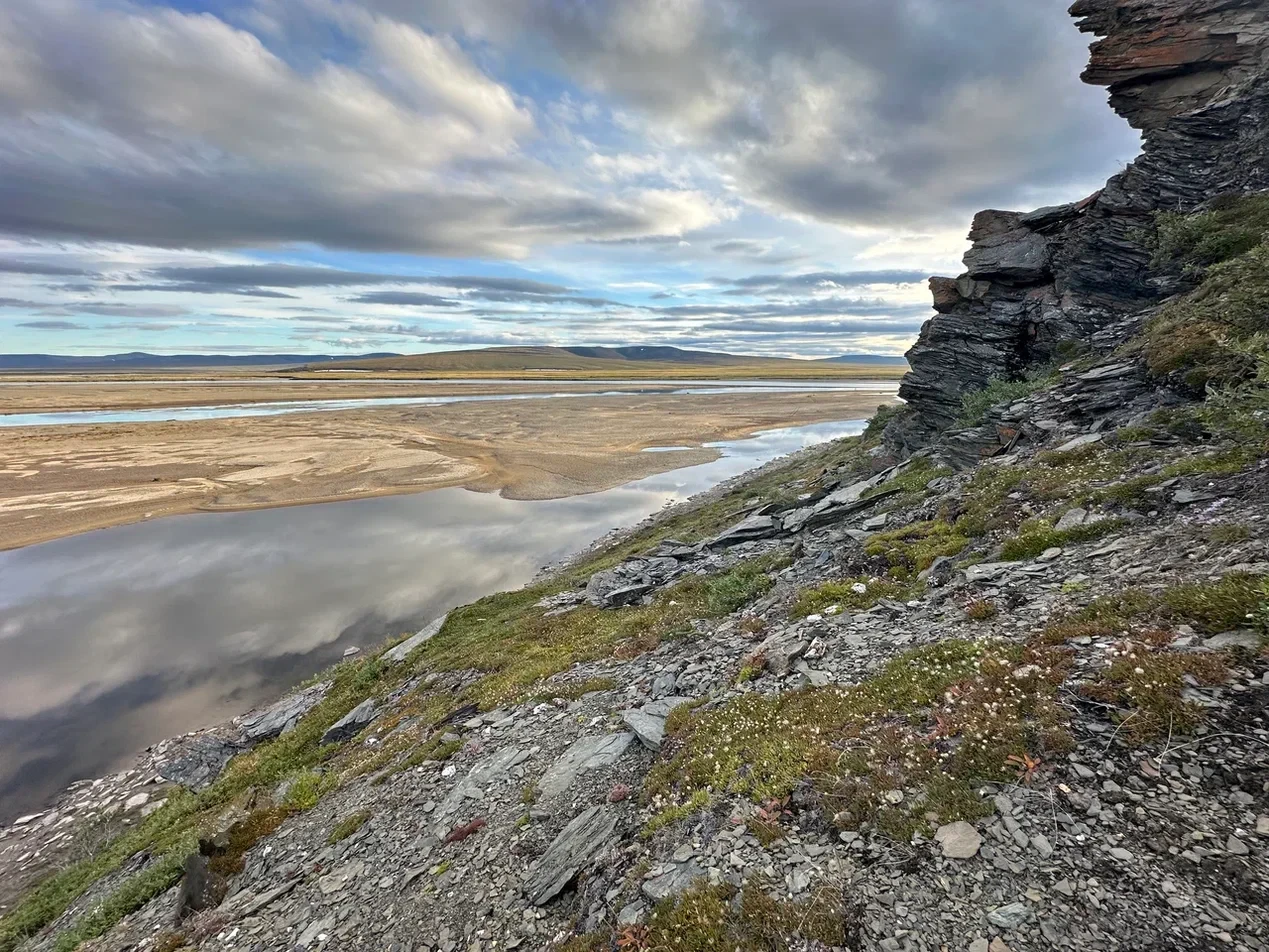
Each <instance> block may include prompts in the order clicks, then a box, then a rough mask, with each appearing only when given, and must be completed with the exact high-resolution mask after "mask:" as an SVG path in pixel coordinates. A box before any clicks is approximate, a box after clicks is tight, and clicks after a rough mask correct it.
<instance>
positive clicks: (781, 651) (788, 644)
mask: <svg viewBox="0 0 1269 952" xmlns="http://www.w3.org/2000/svg"><path fill="white" fill-rule="evenodd" d="M809 647H810V642H808V641H807V640H806V639H804V638H802V637H800V636H799V635H798V633H797V631H796V630H784V631H777V632H776V633H775V634H773V635H770V636H768V637H767V638H766V639H765V640H764V641H763V642H762V644H760V645H759V646H758V648H757V651H756V652H755V654H756V655H758V656H759V657H761V658H762V659H763V664H764V666H765V667H766V669H767V670H768V671H770V672H771V673H772V674H774V675H777V676H779V677H783V676H784V675H786V674H788V673H789V672H790V671H792V670H793V662H795V661H797V659H798V658H800V657H802V655H804V654H806V650H807V648H809Z"/></svg>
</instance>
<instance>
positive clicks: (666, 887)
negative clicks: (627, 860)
mask: <svg viewBox="0 0 1269 952" xmlns="http://www.w3.org/2000/svg"><path fill="white" fill-rule="evenodd" d="M704 875H705V870H703V869H701V867H699V866H697V865H696V863H695V862H694V861H691V860H689V861H688V862H686V863H675V864H674V865H673V866H672V867H671V868H670V869H669V870H667V871H666V872H664V873H662V874H661V875H659V876H654V877H653V878H652V879H649V880H646V881H645V882H644V884H643V887H642V888H643V894H644V895H645V896H647V897H648V898H649V899H651V900H652V901H653V902H660V901H661V900H662V899H669V898H670V897H671V896H677V895H678V894H679V893H681V892H685V891H686V890H688V889H690V888H691V886H692V884H693V883H695V882H696V881H697V880H698V879H700V878H701V877H702V876H704Z"/></svg>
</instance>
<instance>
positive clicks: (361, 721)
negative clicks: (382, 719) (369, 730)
mask: <svg viewBox="0 0 1269 952" xmlns="http://www.w3.org/2000/svg"><path fill="white" fill-rule="evenodd" d="M377 716H378V711H377V709H376V707H375V702H374V700H373V699H372V698H366V700H364V701H362V702H361V703H360V704H358V705H357V706H356V707H354V708H353V709H352V710H351V711H349V712H348V713H347V714H345V715H344V716H343V717H341V718H340V719H339V720H337V721H336V722H335V723H334V724H332V725H331V726H330V727H328V728H326V733H324V734H323V735H322V740H321V743H322V744H338V743H340V742H341V741H346V740H349V739H351V738H353V737H356V736H357V735H358V734H360V733H361V731H362V730H363V729H364V728H365V727H366V726H367V725H368V724H369V723H370V722H371V721H373V720H374V719H375V718H376V717H377Z"/></svg>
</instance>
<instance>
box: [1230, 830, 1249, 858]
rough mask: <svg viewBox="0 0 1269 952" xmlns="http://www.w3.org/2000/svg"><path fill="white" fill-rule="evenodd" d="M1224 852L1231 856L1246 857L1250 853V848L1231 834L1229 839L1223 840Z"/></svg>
mask: <svg viewBox="0 0 1269 952" xmlns="http://www.w3.org/2000/svg"><path fill="white" fill-rule="evenodd" d="M1225 852H1226V853H1229V854H1230V855H1231V856H1246V855H1247V854H1248V853H1250V852H1251V848H1250V847H1248V846H1247V844H1246V843H1244V842H1243V841H1242V840H1240V839H1239V838H1238V837H1236V836H1234V835H1233V834H1232V833H1231V834H1230V835H1229V838H1228V839H1226V840H1225Z"/></svg>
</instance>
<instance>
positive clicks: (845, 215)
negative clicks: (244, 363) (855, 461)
mask: <svg viewBox="0 0 1269 952" xmlns="http://www.w3.org/2000/svg"><path fill="white" fill-rule="evenodd" d="M1064 7H1065V2H1064V0H1060V2H1051V0H1027V2H1025V3H1019V2H1018V0H976V2H975V3H973V4H967V3H948V2H946V0H782V2H780V3H773V2H770V0H588V2H585V3H580V2H575V0H360V2H354V0H349V2H340V0H194V2H190V0H183V2H181V3H180V4H179V6H166V5H164V4H162V3H158V2H154V3H127V2H114V0H6V2H5V3H4V4H2V5H0V333H3V335H4V341H3V343H0V351H6V352H13V351H33V350H42V351H55V352H79V353H92V352H108V351H117V350H130V349H147V350H155V351H203V350H208V351H222V352H224V351H233V350H239V351H249V350H258V351H296V350H308V351H313V352H316V351H361V350H397V351H420V350H429V349H438V348H442V347H450V346H473V345H479V344H493V343H521V344H523V343H644V342H647V343H673V344H678V345H680V346H699V347H710V348H717V349H729V350H736V351H751V352H760V353H770V354H790V355H802V356H823V355H829V354H837V353H846V352H882V353H899V352H902V351H903V350H904V349H905V348H906V346H907V344H908V343H909V342H910V341H911V339H912V338H913V337H914V336H915V332H916V330H917V329H918V328H919V326H920V323H921V320H922V319H923V317H924V316H927V315H928V313H929V308H928V293H927V292H926V290H925V288H924V286H923V282H924V278H925V277H926V276H928V275H929V274H930V273H932V272H954V271H955V270H957V259H958V258H959V255H960V252H961V250H962V249H963V235H964V232H965V231H966V230H967V225H968V217H969V215H970V214H971V213H972V212H973V211H974V210H976V209H977V208H980V207H985V206H998V207H999V206H1004V207H1032V206H1035V205H1039V204H1044V203H1047V202H1051V201H1059V200H1069V199H1074V198H1078V197H1081V196H1082V195H1084V194H1086V193H1087V192H1088V191H1090V190H1092V189H1093V188H1095V187H1097V186H1098V185H1099V184H1100V183H1101V181H1103V180H1104V179H1105V177H1106V176H1107V175H1108V174H1110V173H1111V172H1113V171H1114V170H1115V168H1116V166H1117V165H1118V164H1119V163H1121V162H1122V161H1123V160H1125V159H1128V158H1130V157H1131V156H1132V155H1133V154H1134V152H1135V150H1136V140H1135V136H1134V135H1133V134H1132V133H1131V132H1130V131H1129V130H1128V129H1127V127H1126V126H1125V125H1124V124H1123V123H1121V122H1120V121H1119V120H1118V119H1116V118H1115V117H1114V116H1113V115H1112V114H1111V113H1110V111H1109V110H1108V109H1107V108H1106V106H1105V105H1104V95H1103V93H1102V91H1100V90H1096V89H1090V88H1087V87H1083V86H1081V85H1080V83H1079V80H1078V74H1079V72H1080V70H1081V68H1082V66H1083V63H1084V59H1085V57H1086V49H1085V40H1084V39H1083V38H1081V37H1080V35H1079V34H1078V33H1077V32H1076V31H1075V29H1074V27H1073V26H1072V25H1071V23H1070V21H1069V19H1068V18H1067V16H1066V14H1065V11H1064Z"/></svg>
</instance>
